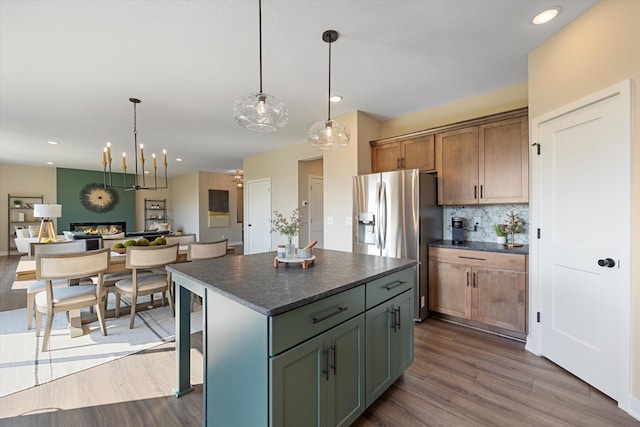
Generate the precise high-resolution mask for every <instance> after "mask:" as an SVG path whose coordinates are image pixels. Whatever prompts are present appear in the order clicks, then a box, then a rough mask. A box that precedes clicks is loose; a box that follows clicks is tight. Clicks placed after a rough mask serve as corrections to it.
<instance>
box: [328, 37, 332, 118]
mask: <svg viewBox="0 0 640 427" xmlns="http://www.w3.org/2000/svg"><path fill="white" fill-rule="evenodd" d="M332 40H333V39H330V41H329V96H327V121H328V122H329V121H331V44H332V43H333V41H332Z"/></svg>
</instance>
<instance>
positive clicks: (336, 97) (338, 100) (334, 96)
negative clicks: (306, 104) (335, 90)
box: [329, 95, 342, 102]
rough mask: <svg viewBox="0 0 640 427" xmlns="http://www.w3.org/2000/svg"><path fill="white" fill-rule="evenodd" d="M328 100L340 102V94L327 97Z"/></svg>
mask: <svg viewBox="0 0 640 427" xmlns="http://www.w3.org/2000/svg"><path fill="white" fill-rule="evenodd" d="M329 101H331V102H340V101H342V97H341V96H340V95H333V96H332V97H331V98H329Z"/></svg>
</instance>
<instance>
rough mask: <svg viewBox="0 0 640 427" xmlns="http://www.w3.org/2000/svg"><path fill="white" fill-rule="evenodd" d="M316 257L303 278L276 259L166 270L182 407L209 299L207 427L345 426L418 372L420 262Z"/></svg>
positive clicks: (321, 253)
mask: <svg viewBox="0 0 640 427" xmlns="http://www.w3.org/2000/svg"><path fill="white" fill-rule="evenodd" d="M313 252H314V256H315V257H316V259H315V261H314V262H313V264H311V265H310V266H309V267H308V268H305V269H303V268H302V267H301V265H300V264H280V265H279V267H278V268H275V267H274V262H273V261H274V257H275V252H270V253H263V254H254V255H245V256H231V257H223V258H216V259H211V260H202V261H194V262H191V263H184V264H174V265H171V266H168V267H167V269H168V270H169V271H170V272H171V273H172V278H173V280H174V281H175V284H176V292H175V293H176V391H175V394H176V396H178V397H179V396H181V395H183V394H185V393H188V392H189V391H191V390H192V387H191V384H190V380H189V373H190V355H189V352H190V319H191V317H190V305H191V304H190V300H191V294H192V293H194V294H196V295H199V296H200V297H202V303H203V331H202V334H203V336H202V340H203V345H202V346H203V349H202V351H203V360H204V367H203V371H204V378H203V399H204V402H203V412H204V414H203V425H205V426H225V427H229V426H243V427H244V426H271V427H283V426H347V425H349V424H351V423H353V422H354V421H355V420H356V419H357V418H358V417H359V416H360V415H361V414H362V413H363V412H364V410H365V409H366V407H367V406H369V405H370V404H371V403H372V402H373V401H375V400H376V399H377V398H378V397H379V396H380V395H381V394H382V393H383V392H384V391H385V390H386V389H387V388H388V387H389V386H390V385H391V384H392V383H393V382H394V381H395V380H396V379H397V378H398V377H399V376H400V375H401V374H402V373H403V372H404V371H405V370H406V369H407V368H408V367H409V366H410V365H411V363H412V362H413V299H414V292H415V285H416V261H415V260H403V259H395V258H385V257H378V256H373V255H364V254H354V253H350V252H339V251H331V250H323V249H314V251H313Z"/></svg>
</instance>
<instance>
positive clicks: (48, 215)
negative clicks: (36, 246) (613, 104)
mask: <svg viewBox="0 0 640 427" xmlns="http://www.w3.org/2000/svg"><path fill="white" fill-rule="evenodd" d="M33 216H34V217H36V218H42V221H41V222H40V231H39V232H38V243H40V241H41V240H42V235H43V233H44V229H45V223H46V224H47V226H46V228H47V238H48V239H51V241H52V242H55V241H56V227H55V225H54V224H53V220H52V218H60V217H61V216H62V205H47V204H42V205H41V204H34V205H33Z"/></svg>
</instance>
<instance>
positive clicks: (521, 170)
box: [478, 117, 529, 204]
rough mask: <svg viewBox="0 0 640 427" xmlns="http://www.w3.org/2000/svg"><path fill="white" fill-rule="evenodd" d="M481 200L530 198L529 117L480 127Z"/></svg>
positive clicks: (486, 201)
mask: <svg viewBox="0 0 640 427" xmlns="http://www.w3.org/2000/svg"><path fill="white" fill-rule="evenodd" d="M478 133H479V166H480V169H479V184H480V189H481V192H480V203H485V204H488V203H521V202H522V203H526V202H528V201H529V144H528V141H529V125H528V120H527V117H519V118H515V119H510V120H502V121H499V122H495V123H489V124H486V125H481V126H480V127H479V132H478Z"/></svg>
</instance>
